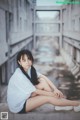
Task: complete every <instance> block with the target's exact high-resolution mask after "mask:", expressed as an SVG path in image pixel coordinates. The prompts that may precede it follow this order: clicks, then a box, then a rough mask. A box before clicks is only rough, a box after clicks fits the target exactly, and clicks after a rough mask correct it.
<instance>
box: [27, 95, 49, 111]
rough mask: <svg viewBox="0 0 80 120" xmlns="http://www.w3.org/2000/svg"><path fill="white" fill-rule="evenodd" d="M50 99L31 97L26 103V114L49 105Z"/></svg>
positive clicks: (46, 97)
mask: <svg viewBox="0 0 80 120" xmlns="http://www.w3.org/2000/svg"><path fill="white" fill-rule="evenodd" d="M49 101H50V98H49V97H48V96H41V95H40V96H36V97H30V98H29V99H28V100H27V102H26V112H29V111H31V110H33V109H35V108H37V107H40V106H41V105H43V104H46V103H49Z"/></svg>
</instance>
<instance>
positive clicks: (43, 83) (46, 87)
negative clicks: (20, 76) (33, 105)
mask: <svg viewBox="0 0 80 120" xmlns="http://www.w3.org/2000/svg"><path fill="white" fill-rule="evenodd" d="M39 82H40V83H39V84H38V85H36V88H37V89H41V90H45V91H48V92H51V91H52V89H51V87H50V86H49V84H48V83H47V82H46V80H45V79H43V78H39Z"/></svg>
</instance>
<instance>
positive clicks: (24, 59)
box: [18, 54, 32, 71]
mask: <svg viewBox="0 0 80 120" xmlns="http://www.w3.org/2000/svg"><path fill="white" fill-rule="evenodd" d="M18 63H19V64H20V65H21V66H22V67H23V69H24V70H25V71H27V70H28V69H29V68H30V67H31V65H32V61H31V60H30V59H29V58H28V56H27V55H26V54H25V55H24V56H21V59H20V61H18Z"/></svg>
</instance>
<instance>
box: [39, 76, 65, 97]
mask: <svg viewBox="0 0 80 120" xmlns="http://www.w3.org/2000/svg"><path fill="white" fill-rule="evenodd" d="M40 78H43V79H45V80H46V82H47V83H48V85H49V86H50V87H51V88H52V89H53V90H54V95H56V96H58V97H64V95H63V93H62V92H61V91H60V90H58V89H57V87H56V86H55V85H54V84H53V82H52V81H51V80H49V79H48V78H47V77H46V76H44V75H40Z"/></svg>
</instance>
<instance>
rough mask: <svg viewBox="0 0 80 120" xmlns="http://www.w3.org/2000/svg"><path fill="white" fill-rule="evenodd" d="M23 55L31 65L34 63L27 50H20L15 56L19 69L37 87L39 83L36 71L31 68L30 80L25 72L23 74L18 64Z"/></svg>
mask: <svg viewBox="0 0 80 120" xmlns="http://www.w3.org/2000/svg"><path fill="white" fill-rule="evenodd" d="M24 55H27V57H28V59H29V60H31V61H32V63H33V62H34V58H33V56H32V54H31V52H30V51H29V50H21V51H20V52H19V53H18V55H17V64H18V66H19V68H20V69H21V71H22V72H23V74H24V75H25V76H26V77H27V78H28V79H29V80H30V81H31V82H32V84H33V85H37V84H38V83H39V81H38V77H37V73H36V69H35V68H34V67H33V65H32V66H31V78H30V76H29V75H28V74H27V72H25V70H24V69H23V67H22V66H21V65H20V64H19V63H18V61H20V59H21V57H24Z"/></svg>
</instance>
